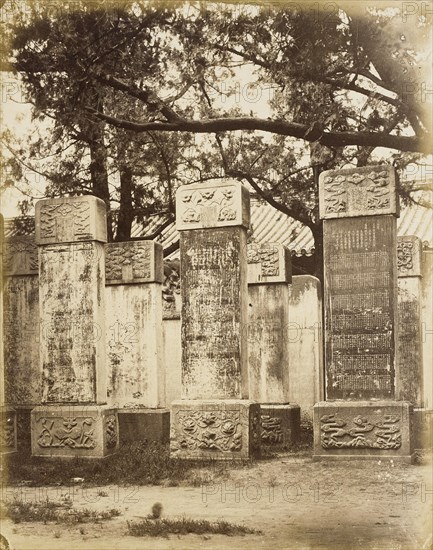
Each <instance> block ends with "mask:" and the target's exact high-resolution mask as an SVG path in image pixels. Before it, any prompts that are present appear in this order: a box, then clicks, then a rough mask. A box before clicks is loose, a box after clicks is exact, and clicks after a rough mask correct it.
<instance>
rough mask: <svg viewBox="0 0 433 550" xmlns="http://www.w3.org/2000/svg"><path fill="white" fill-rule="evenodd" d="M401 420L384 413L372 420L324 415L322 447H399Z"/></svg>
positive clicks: (322, 421) (322, 419)
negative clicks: (350, 419) (345, 418)
mask: <svg viewBox="0 0 433 550" xmlns="http://www.w3.org/2000/svg"><path fill="white" fill-rule="evenodd" d="M400 420H401V419H400V417H399V416H395V415H384V416H383V418H381V419H380V420H379V421H377V420H375V421H370V420H369V419H368V418H367V417H364V416H361V415H357V416H355V418H353V420H352V422H347V421H345V420H343V419H341V418H339V417H338V415H335V414H329V415H324V416H322V418H321V419H320V421H321V432H322V433H321V440H322V447H323V448H324V449H330V448H332V447H335V448H338V449H339V448H342V447H363V448H365V447H368V448H371V449H398V448H399V447H400V446H401V433H400Z"/></svg>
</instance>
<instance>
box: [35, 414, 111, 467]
mask: <svg viewBox="0 0 433 550" xmlns="http://www.w3.org/2000/svg"><path fill="white" fill-rule="evenodd" d="M31 432H32V454H33V455H34V456H65V457H67V456H70V457H72V456H81V457H102V456H105V455H107V454H110V453H112V452H114V451H116V449H117V447H118V443H119V435H118V421H117V414H116V411H115V410H114V409H112V408H110V407H104V406H96V405H89V406H87V407H86V406H73V405H71V406H69V407H65V406H61V407H58V406H50V407H44V406H38V407H35V408H34V409H33V410H32V413H31Z"/></svg>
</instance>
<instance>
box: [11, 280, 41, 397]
mask: <svg viewBox="0 0 433 550" xmlns="http://www.w3.org/2000/svg"><path fill="white" fill-rule="evenodd" d="M39 340H40V324H39V279H38V276H37V275H14V276H10V277H7V278H6V280H5V287H4V357H5V391H6V395H7V399H8V403H10V404H11V405H20V404H21V405H23V404H34V405H37V404H40V403H41V398H42V386H41V384H42V372H41V368H40V364H39Z"/></svg>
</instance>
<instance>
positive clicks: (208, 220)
mask: <svg viewBox="0 0 433 550" xmlns="http://www.w3.org/2000/svg"><path fill="white" fill-rule="evenodd" d="M249 218H250V216H249V193H248V191H247V190H246V189H245V188H244V187H243V186H242V185H241V184H240V183H239V182H237V181H235V180H223V181H210V182H207V183H197V184H193V185H184V186H182V187H180V188H179V189H178V190H177V193H176V227H177V229H178V230H179V231H181V230H187V229H202V228H208V227H225V226H235V225H243V226H244V227H247V228H248V227H249V222H250V219H249Z"/></svg>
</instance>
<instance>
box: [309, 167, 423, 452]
mask: <svg viewBox="0 0 433 550" xmlns="http://www.w3.org/2000/svg"><path fill="white" fill-rule="evenodd" d="M319 190H320V214H321V218H322V219H323V249H324V308H325V375H326V402H321V403H317V404H316V405H315V407H314V458H316V459H318V458H325V457H326V458H348V457H351V458H374V459H377V458H385V457H386V458H392V459H397V458H398V459H403V460H406V461H410V460H411V457H412V439H411V423H412V414H413V408H412V404H410V403H409V402H408V401H403V400H401V401H398V399H400V397H399V395H400V391H399V386H400V383H401V376H400V373H399V371H398V363H397V361H396V348H397V345H396V343H397V310H398V308H397V237H396V229H397V228H396V224H397V220H396V217H397V216H398V214H399V212H398V197H397V191H396V174H395V171H394V169H393V168H391V167H389V166H386V165H380V166H367V167H363V168H352V169H348V170H330V171H326V172H323V173H322V174H321V175H320V180H319Z"/></svg>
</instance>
